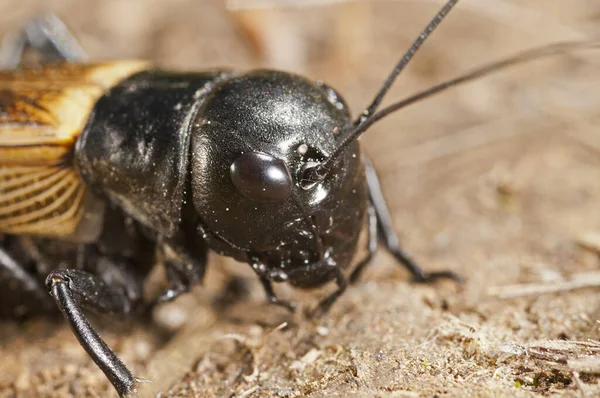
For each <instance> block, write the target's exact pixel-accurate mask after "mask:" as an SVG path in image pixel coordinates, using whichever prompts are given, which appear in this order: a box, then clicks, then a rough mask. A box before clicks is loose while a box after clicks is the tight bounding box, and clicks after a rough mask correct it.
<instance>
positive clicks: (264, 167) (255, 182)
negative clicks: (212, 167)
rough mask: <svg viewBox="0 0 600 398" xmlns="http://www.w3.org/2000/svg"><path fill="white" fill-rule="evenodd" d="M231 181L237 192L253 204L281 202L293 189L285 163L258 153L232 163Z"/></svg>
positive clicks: (248, 154) (247, 154) (246, 154)
mask: <svg viewBox="0 0 600 398" xmlns="http://www.w3.org/2000/svg"><path fill="white" fill-rule="evenodd" d="M231 180H232V181H233V185H235V187H236V188H237V189H238V191H240V192H241V193H242V194H244V195H245V196H247V197H248V198H250V199H252V200H254V201H255V202H283V201H284V200H286V199H287V198H289V197H290V195H291V194H292V189H293V182H292V176H291V175H290V171H289V170H288V168H287V166H286V164H285V162H284V161H283V160H281V159H277V158H274V157H273V156H270V155H266V154H264V153H258V152H250V153H245V154H243V155H241V156H240V157H238V158H237V159H236V160H235V161H234V162H233V164H232V165H231Z"/></svg>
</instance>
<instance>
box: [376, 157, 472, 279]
mask: <svg viewBox="0 0 600 398" xmlns="http://www.w3.org/2000/svg"><path fill="white" fill-rule="evenodd" d="M365 173H366V177H367V185H368V188H369V200H370V202H371V204H372V206H373V208H374V209H375V213H376V216H377V227H378V228H377V229H378V232H379V236H380V240H381V242H382V243H383V245H384V246H385V247H386V249H388V250H389V252H390V253H391V254H392V255H393V256H394V257H396V259H397V260H398V262H399V263H400V264H402V266H404V268H406V269H407V270H408V272H410V273H411V275H412V278H413V281H414V282H417V283H431V282H435V281H436V280H437V279H440V278H448V279H453V280H455V281H458V282H460V281H461V277H460V276H458V275H457V274H455V273H454V272H452V271H437V272H427V271H425V270H424V269H423V268H421V267H420V266H419V265H418V264H417V263H415V262H414V261H413V260H412V259H411V258H410V256H409V255H408V254H407V253H406V252H404V251H403V250H402V249H401V248H400V243H399V241H398V235H396V231H395V230H394V225H393V223H392V217H391V216H390V212H389V210H388V207H387V204H386V202H385V199H384V197H383V194H382V192H381V187H380V185H379V178H378V177H377V173H376V171H375V169H374V168H373V165H372V164H371V162H370V161H369V160H368V159H365Z"/></svg>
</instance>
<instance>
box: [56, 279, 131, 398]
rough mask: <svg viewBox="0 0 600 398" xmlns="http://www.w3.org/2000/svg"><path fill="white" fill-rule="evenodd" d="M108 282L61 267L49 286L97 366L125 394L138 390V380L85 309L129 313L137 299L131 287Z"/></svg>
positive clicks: (121, 393)
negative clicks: (101, 333) (136, 387)
mask: <svg viewBox="0 0 600 398" xmlns="http://www.w3.org/2000/svg"><path fill="white" fill-rule="evenodd" d="M116 280H118V279H114V280H113V282H112V283H107V282H106V281H105V280H104V279H103V278H101V277H99V276H95V275H93V274H91V273H88V272H85V271H80V270H75V269H60V270H56V271H53V272H51V273H50V274H49V275H48V277H47V278H46V287H47V289H48V291H49V292H50V295H51V296H52V297H53V298H54V300H55V301H56V304H57V305H58V308H59V309H60V310H61V312H62V313H63V315H64V317H65V319H66V321H67V322H68V323H69V326H70V327H71V330H72V331H73V333H74V334H75V337H77V340H79V343H80V344H81V346H82V347H83V348H84V349H85V350H86V351H87V353H88V354H89V355H90V357H91V358H92V359H93V360H94V362H95V363H96V365H98V367H99V368H100V370H102V372H104V374H105V375H106V377H107V378H108V380H109V381H110V382H111V383H112V385H113V386H114V387H115V389H116V390H117V392H118V393H119V395H120V396H121V397H126V396H128V395H129V394H131V393H133V392H135V383H136V382H138V381H140V380H138V379H136V378H135V377H134V376H133V374H132V373H131V372H130V371H129V369H127V367H126V366H125V365H124V364H123V362H121V360H120V359H119V358H118V357H117V356H116V355H115V353H114V352H113V351H112V350H111V349H110V348H109V347H108V346H107V345H106V343H105V342H104V341H103V340H102V338H101V337H100V336H99V335H98V333H97V332H96V331H95V330H94V328H93V327H92V325H90V323H89V321H88V320H87V319H86V317H85V315H84V314H83V311H82V308H87V309H90V310H92V311H95V312H100V313H110V314H121V315H128V314H130V313H131V311H132V307H133V301H132V300H131V299H130V298H129V294H128V292H127V288H126V287H125V286H124V285H122V284H120V283H117V282H116Z"/></svg>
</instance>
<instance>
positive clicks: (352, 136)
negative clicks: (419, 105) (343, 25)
mask: <svg viewBox="0 0 600 398" xmlns="http://www.w3.org/2000/svg"><path fill="white" fill-rule="evenodd" d="M595 48H600V39H593V40H586V41H572V42H562V43H553V44H549V45H546V46H543V47H537V48H534V49H531V50H526V51H523V52H520V53H518V54H516V55H513V56H511V57H508V58H504V59H501V60H499V61H496V62H492V63H489V64H486V65H483V66H480V67H478V68H475V69H473V70H471V71H470V72H467V73H465V74H463V75H460V76H458V77H455V78H454V79H450V80H447V81H445V82H442V83H439V84H437V85H435V86H433V87H430V88H428V89H426V90H423V91H420V92H418V93H416V94H413V95H411V96H410V97H407V98H405V99H403V100H400V101H398V102H395V103H393V104H392V105H389V106H387V107H385V108H383V109H382V110H380V111H379V112H377V113H375V114H373V115H371V116H370V117H369V118H368V119H366V120H365V121H364V122H362V123H360V124H358V125H356V126H354V127H351V128H350V129H349V130H346V132H345V134H344V137H343V138H342V139H341V141H340V144H339V146H338V147H337V148H336V149H335V151H334V152H333V153H332V154H331V156H329V157H328V158H327V159H326V160H325V161H324V162H322V163H320V164H318V165H316V166H315V167H312V168H307V169H306V170H305V172H304V176H303V180H304V181H307V182H308V181H310V182H312V183H314V182H316V181H320V180H321V179H323V178H324V177H325V175H326V174H327V172H328V171H329V168H330V167H331V165H332V164H333V162H335V160H336V159H337V158H338V157H339V156H340V155H341V154H342V153H343V152H344V151H345V150H346V148H347V147H348V146H349V145H350V144H351V143H352V142H353V141H354V140H356V139H357V138H358V137H359V136H360V135H361V134H362V133H364V132H365V131H367V130H368V129H369V128H370V127H371V126H373V124H375V123H376V122H378V121H379V120H381V119H383V118H384V117H386V116H388V115H389V114H391V113H393V112H396V111H398V110H400V109H402V108H405V107H407V106H408V105H411V104H414V103H416V102H419V101H421V100H423V99H425V98H428V97H431V96H433V95H435V94H438V93H440V92H442V91H444V90H447V89H449V88H451V87H455V86H458V85H461V84H463V83H467V82H470V81H473V80H476V79H478V78H480V77H483V76H485V75H489V74H492V73H494V72H497V71H499V70H502V69H505V68H507V67H510V66H515V65H518V64H522V63H525V62H528V61H533V60H536V59H538V58H542V57H548V56H552V55H559V54H565V53H569V52H573V51H578V50H585V49H595Z"/></svg>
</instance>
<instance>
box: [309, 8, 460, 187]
mask: <svg viewBox="0 0 600 398" xmlns="http://www.w3.org/2000/svg"><path fill="white" fill-rule="evenodd" d="M456 3H458V0H449V1H448V2H447V3H446V4H445V5H444V7H442V9H441V10H439V11H438V13H437V14H436V15H435V17H434V18H433V19H432V20H431V22H429V23H428V24H427V26H426V27H425V29H424V30H423V32H421V34H420V35H419V37H417V38H416V39H415V41H413V43H412V44H411V46H410V48H409V49H408V51H406V53H404V55H403V56H402V58H400V61H398V63H397V64H396V66H395V67H394V69H393V70H392V73H390V75H389V76H388V78H387V79H386V80H385V82H384V83H383V85H382V86H381V89H379V92H378V93H377V95H376V96H375V98H374V99H373V101H372V102H371V105H369V106H368V107H367V108H366V109H365V110H364V111H363V112H362V113H361V115H360V116H359V117H358V119H356V121H355V122H354V125H353V127H352V128H350V129H346V130H345V131H343V132H342V134H344V138H343V139H342V141H341V144H340V145H339V146H338V147H337V148H336V150H335V151H334V152H333V154H332V155H331V156H330V157H329V158H327V159H326V160H325V161H324V162H322V163H319V164H317V165H314V166H312V167H310V168H307V169H305V170H304V172H303V177H302V181H303V182H306V183H307V185H312V183H314V182H316V181H320V180H322V179H323V178H325V175H326V174H327V172H328V171H329V169H330V167H331V165H332V163H333V162H334V161H335V159H336V158H337V157H338V156H339V155H340V154H341V153H342V152H344V150H345V149H346V148H347V147H348V145H350V143H351V142H352V141H354V140H355V139H356V138H358V136H359V135H360V134H361V133H362V132H363V131H365V130H366V129H360V128H361V127H362V126H363V125H364V124H365V122H367V121H369V120H371V119H372V117H373V116H375V111H376V110H377V108H378V107H379V105H380V104H381V101H382V100H383V97H385V95H386V94H387V92H388V91H389V90H390V87H391V86H392V84H393V83H394V81H395V80H396V78H397V77H398V75H399V74H400V72H402V70H404V68H405V67H406V65H408V63H409V62H410V60H411V59H412V58H413V56H414V55H415V54H416V52H417V51H418V50H419V48H420V47H421V45H422V44H423V43H424V42H425V40H427V38H428V37H429V36H430V35H431V34H432V33H433V31H434V30H435V28H437V27H438V25H439V24H440V22H442V20H443V19H444V18H445V17H446V15H448V13H449V12H450V10H451V9H452V7H454V6H455V5H456ZM359 129H360V130H359ZM357 131H358V132H357Z"/></svg>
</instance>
